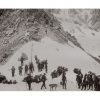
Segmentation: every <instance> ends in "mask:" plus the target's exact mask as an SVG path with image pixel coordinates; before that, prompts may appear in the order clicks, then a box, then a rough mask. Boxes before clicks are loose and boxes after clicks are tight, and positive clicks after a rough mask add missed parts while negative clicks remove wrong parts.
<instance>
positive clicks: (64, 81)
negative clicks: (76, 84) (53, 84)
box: [62, 72, 67, 89]
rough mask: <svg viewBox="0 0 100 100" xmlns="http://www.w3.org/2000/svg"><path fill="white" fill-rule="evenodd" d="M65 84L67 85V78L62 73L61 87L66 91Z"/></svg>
mask: <svg viewBox="0 0 100 100" xmlns="http://www.w3.org/2000/svg"><path fill="white" fill-rule="evenodd" d="M66 84H67V78H66V73H65V72H64V73H63V74H62V87H63V89H66Z"/></svg>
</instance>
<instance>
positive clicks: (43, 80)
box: [41, 73, 47, 90]
mask: <svg viewBox="0 0 100 100" xmlns="http://www.w3.org/2000/svg"><path fill="white" fill-rule="evenodd" d="M46 80H47V78H46V74H45V73H44V75H43V76H42V82H43V83H42V86H41V90H42V89H43V87H44V88H45V89H46V84H45V82H46Z"/></svg>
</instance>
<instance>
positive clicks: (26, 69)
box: [25, 64, 28, 74]
mask: <svg viewBox="0 0 100 100" xmlns="http://www.w3.org/2000/svg"><path fill="white" fill-rule="evenodd" d="M25 74H28V65H27V64H26V65H25Z"/></svg>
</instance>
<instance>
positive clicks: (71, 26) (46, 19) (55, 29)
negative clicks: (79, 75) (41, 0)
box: [0, 9, 100, 64]
mask: <svg viewBox="0 0 100 100" xmlns="http://www.w3.org/2000/svg"><path fill="white" fill-rule="evenodd" d="M91 19H92V15H91V10H80V9H79V10H73V9H72V10H49V9H22V10H21V9H12V10H9V9H8V10H6V9H5V10H0V22H1V25H0V37H1V38H0V64H5V63H6V62H7V61H8V59H9V58H10V57H11V56H12V55H13V54H14V52H15V51H16V50H18V49H19V48H20V47H21V46H22V45H24V44H26V43H27V42H29V41H32V40H34V41H41V39H42V38H43V37H45V36H48V37H50V38H52V39H53V40H55V41H57V42H59V43H62V44H64V43H67V44H68V45H69V44H70V43H71V44H74V45H75V46H77V47H79V48H81V49H82V50H83V51H85V52H86V53H87V54H88V55H89V56H91V57H92V58H93V59H94V60H95V61H97V62H98V63H100V59H99V58H97V55H98V54H99V46H98V45H97V44H99V34H95V33H97V32H96V31H95V30H91V29H90V26H89V24H88V23H89V22H90V20H91ZM80 24H82V25H80ZM87 32H88V33H90V34H88V33H87ZM94 32H95V33H94ZM91 33H92V34H91ZM94 35H95V36H94ZM95 57H96V59H95Z"/></svg>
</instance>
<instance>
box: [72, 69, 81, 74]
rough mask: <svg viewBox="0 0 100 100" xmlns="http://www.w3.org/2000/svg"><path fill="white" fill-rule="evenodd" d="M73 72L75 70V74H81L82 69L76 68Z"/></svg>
mask: <svg viewBox="0 0 100 100" xmlns="http://www.w3.org/2000/svg"><path fill="white" fill-rule="evenodd" d="M73 72H74V73H75V74H81V69H78V68H74V70H73Z"/></svg>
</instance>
